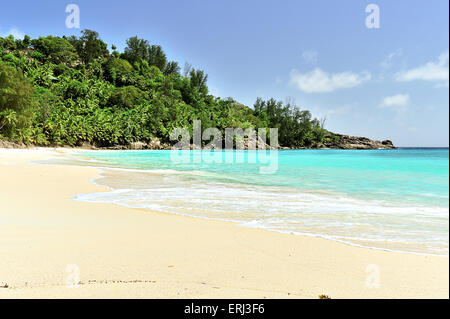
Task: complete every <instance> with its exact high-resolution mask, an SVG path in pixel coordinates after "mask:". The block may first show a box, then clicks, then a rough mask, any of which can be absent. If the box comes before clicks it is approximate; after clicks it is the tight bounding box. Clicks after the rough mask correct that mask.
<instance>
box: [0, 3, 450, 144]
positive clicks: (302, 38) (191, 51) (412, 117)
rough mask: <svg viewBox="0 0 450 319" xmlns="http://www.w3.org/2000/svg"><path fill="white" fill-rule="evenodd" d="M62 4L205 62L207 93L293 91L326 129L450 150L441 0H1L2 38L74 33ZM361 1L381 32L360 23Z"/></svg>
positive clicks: (117, 40) (95, 25)
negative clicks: (376, 11)
mask: <svg viewBox="0 0 450 319" xmlns="http://www.w3.org/2000/svg"><path fill="white" fill-rule="evenodd" d="M71 3H74V4H77V5H78V6H79V7H80V13H81V29H84V28H87V29H93V30H96V31H98V32H99V33H100V35H101V37H102V39H103V40H105V41H106V42H107V43H110V44H115V45H116V46H117V47H118V48H119V49H120V50H122V49H123V47H124V45H125V40H126V39H127V38H128V37H130V36H134V35H138V36H139V37H142V38H145V39H147V40H149V41H150V42H151V43H152V44H161V45H162V46H163V48H164V50H165V51H166V53H167V55H168V57H169V59H171V60H175V61H178V62H179V63H180V65H181V66H182V65H184V62H186V61H188V62H189V63H190V64H192V65H193V66H194V67H196V68H201V69H204V70H205V71H206V72H207V73H208V74H209V86H210V89H211V92H212V93H214V94H216V95H219V96H222V97H227V96H231V97H233V98H235V99H236V100H238V101H240V102H242V103H244V104H246V105H249V106H252V105H253V103H254V101H255V100H256V98H257V97H263V98H270V97H274V98H276V99H280V100H285V99H286V98H291V99H293V100H295V102H296V103H297V105H298V106H300V107H301V108H306V109H309V110H311V111H312V113H313V115H315V116H317V117H324V116H326V117H327V124H326V127H327V128H328V129H329V130H331V131H334V132H338V133H344V134H351V135H361V136H367V137H370V138H375V139H392V140H393V141H394V143H395V144H396V145H398V146H448V145H449V120H448V116H449V114H448V113H449V85H448V83H449V71H448V68H449V64H448V61H449V58H448V49H449V41H448V37H449V20H448V11H449V3H448V1H446V0H430V1H414V0H401V1H400V0H397V1H381V0H378V1H377V0H372V1H357V0H354V1H331V0H328V1H325V0H315V1H312V0H311V1H299V0H294V1H262V0H258V1H254V0H246V1H242V0H241V1H237V0H227V1H224V0H222V1H219V0H189V1H181V0H178V1H174V0H166V1H160V0H157V1H155V0H145V1H144V0H141V1H139V0H127V1H103V0H96V1H92V0H86V1H85V0H82V1H81V0H80V1H76V0H71V1H63V0H53V1H50V0H41V1H33V2H31V1H21V0H17V1H7V2H5V3H2V9H1V11H0V36H5V35H7V34H9V33H13V34H15V35H18V36H22V35H23V34H28V35H30V36H31V37H37V36H41V35H50V34H51V35H71V34H75V35H78V34H79V31H80V30H79V29H68V28H67V27H66V25H65V20H66V17H67V15H68V14H67V13H66V12H65V8H66V6H67V5H68V4H71ZM370 3H374V4H377V5H378V6H379V8H380V28H372V29H369V28H367V27H366V24H365V20H366V17H367V15H368V13H366V11H365V9H366V6H367V5H368V4H370Z"/></svg>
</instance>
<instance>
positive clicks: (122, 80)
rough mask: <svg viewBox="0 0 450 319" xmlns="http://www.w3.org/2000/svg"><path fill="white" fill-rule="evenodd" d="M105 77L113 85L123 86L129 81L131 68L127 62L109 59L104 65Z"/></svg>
mask: <svg viewBox="0 0 450 319" xmlns="http://www.w3.org/2000/svg"><path fill="white" fill-rule="evenodd" d="M105 71H106V72H105V76H106V78H107V79H108V80H109V81H111V82H112V83H114V84H117V85H125V84H126V83H128V82H129V81H130V75H131V74H132V73H133V66H132V65H131V64H130V63H129V62H128V61H127V60H122V59H119V58H110V59H108V61H107V62H106V64H105Z"/></svg>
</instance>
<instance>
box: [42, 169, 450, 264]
mask: <svg viewBox="0 0 450 319" xmlns="http://www.w3.org/2000/svg"><path fill="white" fill-rule="evenodd" d="M46 165H49V164H46ZM86 167H92V168H95V169H97V170H99V171H98V174H97V176H96V177H93V178H91V179H90V180H89V182H90V183H92V184H94V185H96V186H99V187H103V188H106V189H108V191H110V192H111V191H114V188H112V187H110V186H107V185H103V184H101V183H97V182H96V181H97V180H98V179H101V178H104V177H105V176H104V175H102V173H105V172H106V171H107V170H119V171H132V172H149V171H148V170H144V169H142V170H140V169H132V168H120V167H101V166H86ZM150 172H151V171H150ZM80 195H85V194H78V195H76V196H75V197H73V198H71V200H75V201H80V202H85V203H103V204H110V205H116V206H119V207H125V208H131V209H143V210H145V211H148V212H150V213H157V214H167V215H176V216H184V217H189V218H194V219H197V218H198V219H203V220H207V221H208V220H210V221H219V222H225V223H232V224H234V225H236V226H237V227H244V228H247V229H258V230H263V231H267V232H274V233H279V234H285V235H294V236H300V237H309V238H318V239H322V240H328V241H332V242H336V243H340V244H344V245H348V246H351V247H357V248H363V249H373V250H379V251H385V252H392V253H398V254H413V255H419V256H430V257H444V258H449V257H450V255H448V254H432V253H423V252H415V251H405V250H396V249H390V248H381V247H371V246H364V245H362V244H356V243H352V242H350V241H344V240H339V239H334V238H332V237H329V236H326V235H320V234H309V233H299V232H295V231H287V230H286V231H283V230H276V229H270V228H264V227H251V226H247V225H245V222H243V221H239V220H232V219H224V218H214V217H207V216H196V215H190V214H186V213H175V212H165V211H160V210H152V209H150V208H143V207H135V206H132V205H127V204H121V203H114V202H107V201H105V202H96V201H90V200H85V199H79V198H78V197H79V196H80ZM242 223H244V224H242Z"/></svg>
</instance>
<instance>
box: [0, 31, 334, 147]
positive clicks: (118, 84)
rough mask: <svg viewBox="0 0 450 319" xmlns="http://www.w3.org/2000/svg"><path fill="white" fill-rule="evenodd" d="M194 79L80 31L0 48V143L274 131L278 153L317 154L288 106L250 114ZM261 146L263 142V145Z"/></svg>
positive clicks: (309, 124) (311, 123)
mask: <svg viewBox="0 0 450 319" xmlns="http://www.w3.org/2000/svg"><path fill="white" fill-rule="evenodd" d="M207 81H208V75H207V74H206V73H205V71H203V70H201V69H195V68H193V67H192V66H190V65H189V64H185V66H184V69H183V72H182V71H181V68H180V66H179V64H178V63H177V62H175V61H169V60H168V58H167V56H166V54H165V52H164V50H163V49H162V47H161V46H159V45H156V44H151V43H150V42H149V41H147V40H144V39H139V38H138V37H131V38H129V39H128V40H127V42H126V48H125V49H124V51H123V52H118V51H117V48H116V47H115V46H114V45H112V46H111V51H110V50H108V45H107V44H106V43H105V42H104V41H102V40H101V38H100V36H99V34H98V33H97V32H95V31H92V30H84V31H82V32H81V35H80V36H79V37H75V36H71V37H65V36H63V37H57V36H45V37H39V38H37V39H31V38H30V37H29V36H25V37H24V38H23V39H14V37H13V36H9V37H7V38H0V139H3V140H8V141H12V142H17V143H24V144H33V145H42V146H46V145H56V146H57V145H70V146H79V145H82V144H83V143H89V144H91V145H95V146H98V147H109V146H114V145H128V144H130V143H133V142H137V141H142V142H148V141H151V140H152V139H154V138H158V139H160V140H161V141H162V142H165V143H170V142H171V141H170V138H169V137H170V132H171V131H172V130H173V129H174V128H177V127H183V128H186V129H188V130H190V131H191V132H192V126H193V121H194V120H201V121H202V126H203V127H217V128H218V129H220V130H221V131H222V132H223V131H224V130H225V128H228V127H231V128H235V127H240V128H243V129H246V128H278V129H279V142H280V145H283V146H289V147H303V146H305V147H311V146H317V145H320V144H321V143H322V141H323V139H324V136H325V134H326V131H325V130H324V129H323V127H322V125H321V123H320V122H319V121H318V120H317V119H314V118H312V116H311V113H310V112H309V111H307V110H301V109H299V108H298V107H297V106H295V105H294V104H293V103H282V102H279V101H276V100H275V99H269V100H262V99H260V98H258V99H257V100H256V102H255V105H254V106H253V108H250V107H247V106H245V105H242V104H241V103H238V102H237V101H235V100H234V99H232V98H220V97H216V96H214V95H212V94H210V91H209V89H208V86H207ZM268 138H269V137H268Z"/></svg>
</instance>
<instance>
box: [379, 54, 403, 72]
mask: <svg viewBox="0 0 450 319" xmlns="http://www.w3.org/2000/svg"><path fill="white" fill-rule="evenodd" d="M401 56H403V51H402V49H398V50H396V51H394V52H391V53H389V54H388V55H386V56H385V57H384V59H383V61H381V63H380V66H381V68H382V69H383V70H388V69H390V68H391V67H392V66H393V65H394V60H396V59H397V58H399V57H401Z"/></svg>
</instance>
